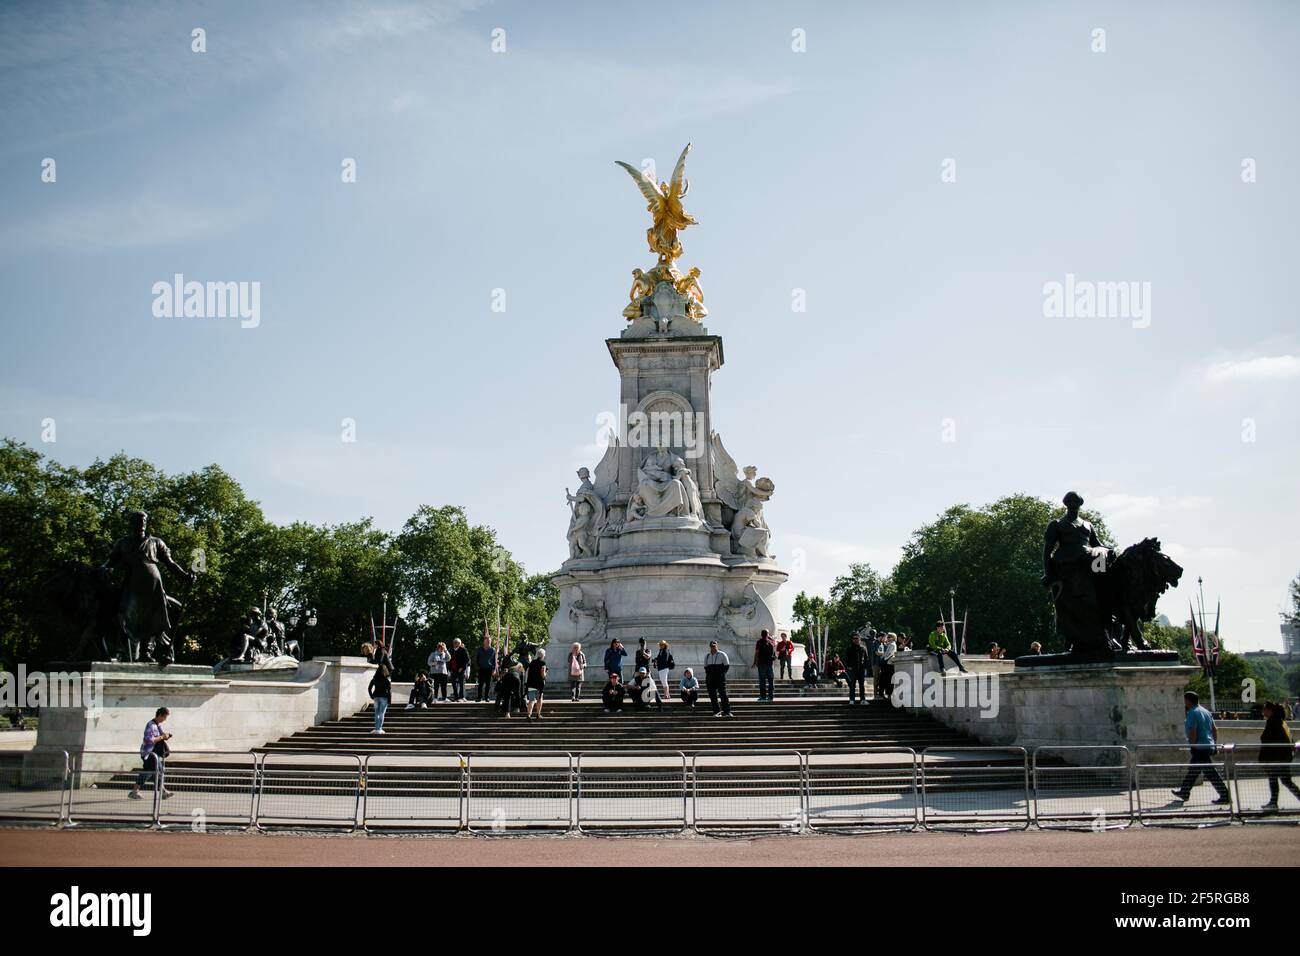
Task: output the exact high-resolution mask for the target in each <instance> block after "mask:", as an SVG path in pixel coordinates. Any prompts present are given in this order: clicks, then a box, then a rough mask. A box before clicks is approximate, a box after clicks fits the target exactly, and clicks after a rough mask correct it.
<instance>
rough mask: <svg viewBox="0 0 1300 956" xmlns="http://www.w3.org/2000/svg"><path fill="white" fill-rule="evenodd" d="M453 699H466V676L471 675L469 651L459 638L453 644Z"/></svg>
mask: <svg viewBox="0 0 1300 956" xmlns="http://www.w3.org/2000/svg"><path fill="white" fill-rule="evenodd" d="M450 665H451V699H452V700H454V701H463V700H464V699H465V675H466V674H468V673H469V649H468V648H467V647H465V643H464V642H463V641H462V640H461V639H460V638H459V637H458V638H455V639H454V640H453V641H452V642H451V661H450Z"/></svg>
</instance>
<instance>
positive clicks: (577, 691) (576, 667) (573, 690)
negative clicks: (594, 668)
mask: <svg viewBox="0 0 1300 956" xmlns="http://www.w3.org/2000/svg"><path fill="white" fill-rule="evenodd" d="M568 664H569V699H570V700H579V699H580V698H581V697H582V681H583V679H584V678H585V677H586V676H587V655H586V654H584V653H582V645H581V644H578V643H576V642H575V643H574V645H573V647H571V648H569V660H568Z"/></svg>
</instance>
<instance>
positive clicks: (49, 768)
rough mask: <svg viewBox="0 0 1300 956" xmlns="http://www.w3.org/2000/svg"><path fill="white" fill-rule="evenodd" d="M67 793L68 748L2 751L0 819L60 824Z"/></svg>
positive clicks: (0, 760)
mask: <svg viewBox="0 0 1300 956" xmlns="http://www.w3.org/2000/svg"><path fill="white" fill-rule="evenodd" d="M67 793H68V752H67V751H66V750H6V751H0V820H9V821H15V822H23V823H48V824H49V825H50V826H58V825H59V824H61V823H62V822H63V815H64V801H65V799H66V798H67Z"/></svg>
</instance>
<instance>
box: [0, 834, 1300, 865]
mask: <svg viewBox="0 0 1300 956" xmlns="http://www.w3.org/2000/svg"><path fill="white" fill-rule="evenodd" d="M522 859H526V860H527V861H528V863H530V864H533V865H540V866H610V865H622V866H626V865H628V863H629V862H631V861H633V860H635V862H636V863H637V864H639V865H643V866H682V865H683V864H689V863H698V864H700V865H711V866H862V865H870V866H899V865H903V866H906V865H917V866H963V865H982V866H1071V867H1073V866H1188V865H1204V864H1214V865H1216V866H1295V865H1297V864H1298V863H1300V826H1274V825H1254V826H1231V827H1227V826H1225V827H1209V828H1205V829H1201V830H1186V829H1156V828H1145V829H1144V828H1134V829H1130V830H1121V831H1108V832H1104V833H1091V832H1082V833H1076V832H1048V831H1036V830H1031V831H1027V832H1014V833H979V834H974V833H972V834H964V833H888V834H886V833H882V834H871V835H863V836H820V835H813V836H771V837H755V838H746V839H716V838H705V837H672V838H655V837H623V838H617V839H612V838H600V837H573V836H570V837H541V836H520V837H501V838H489V837H472V836H467V835H459V836H441V837H423V838H422V837H415V836H367V835H366V834H362V833H356V834H350V835H336V836H335V835H321V834H297V833H293V834H291V833H273V834H261V833H217V832H212V833H191V832H189V831H188V830H178V831H175V832H151V831H123V830H36V829H0V866H56V867H63V866H91V867H111V866H241V867H247V866H275V865H296V866H352V865H365V866H401V865H411V866H430V865H433V866H438V865H445V866H500V865H511V866H516V865H518V864H519V863H520V862H521V860H522Z"/></svg>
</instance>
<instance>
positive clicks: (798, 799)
mask: <svg viewBox="0 0 1300 956" xmlns="http://www.w3.org/2000/svg"><path fill="white" fill-rule="evenodd" d="M691 780H692V789H691V809H692V810H693V817H692V821H691V822H692V825H693V827H694V828H695V832H697V833H708V832H738V831H743V832H752V831H755V830H776V831H785V832H789V833H802V832H803V831H804V829H805V828H806V827H807V821H808V810H807V805H806V804H805V802H804V797H805V795H806V793H807V786H806V783H807V778H806V777H805V775H804V755H803V754H802V753H800V752H799V751H797V750H702V751H700V752H699V753H697V754H695V756H694V757H693V758H692V759H691Z"/></svg>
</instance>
